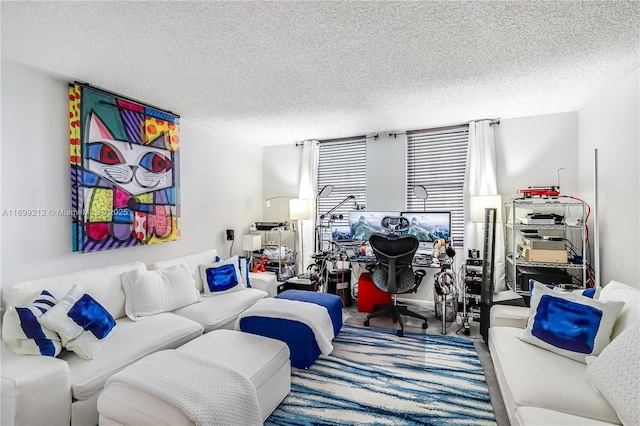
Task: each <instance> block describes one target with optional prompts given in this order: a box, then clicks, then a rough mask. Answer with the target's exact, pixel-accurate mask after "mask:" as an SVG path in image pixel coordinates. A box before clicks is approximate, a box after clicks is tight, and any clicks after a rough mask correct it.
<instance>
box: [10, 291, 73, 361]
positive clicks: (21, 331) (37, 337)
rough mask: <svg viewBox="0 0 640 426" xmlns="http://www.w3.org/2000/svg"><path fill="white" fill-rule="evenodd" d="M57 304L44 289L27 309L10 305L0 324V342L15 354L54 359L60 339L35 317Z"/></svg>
mask: <svg viewBox="0 0 640 426" xmlns="http://www.w3.org/2000/svg"><path fill="white" fill-rule="evenodd" d="M57 303H58V301H57V300H56V298H55V297H53V295H52V294H51V293H49V292H48V291H46V290H42V293H40V296H38V297H36V299H35V300H34V301H33V302H31V303H30V304H29V305H28V306H23V307H13V306H10V307H9V308H8V309H7V312H6V313H5V314H4V318H3V321H2V339H3V340H4V341H5V342H6V343H7V346H8V347H9V349H11V350H12V351H13V352H14V353H16V354H18V355H45V356H53V357H56V356H58V354H60V351H61V350H62V342H61V340H60V336H59V335H58V333H56V332H55V331H53V330H50V329H48V328H47V327H43V326H42V325H41V324H40V323H39V322H38V318H39V317H41V316H42V315H43V314H44V313H45V312H47V311H48V310H49V309H51V308H52V307H53V306H55V305H56V304H57Z"/></svg>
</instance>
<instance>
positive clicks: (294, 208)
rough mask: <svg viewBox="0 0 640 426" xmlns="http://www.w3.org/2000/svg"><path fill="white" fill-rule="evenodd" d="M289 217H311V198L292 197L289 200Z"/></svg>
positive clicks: (292, 218)
mask: <svg viewBox="0 0 640 426" xmlns="http://www.w3.org/2000/svg"><path fill="white" fill-rule="evenodd" d="M289 219H291V220H307V219H311V200H309V199H308V198H294V199H293V200H289Z"/></svg>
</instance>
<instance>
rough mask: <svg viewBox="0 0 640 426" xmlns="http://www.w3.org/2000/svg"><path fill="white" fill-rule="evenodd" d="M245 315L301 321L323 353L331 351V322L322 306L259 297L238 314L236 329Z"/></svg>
mask: <svg viewBox="0 0 640 426" xmlns="http://www.w3.org/2000/svg"><path fill="white" fill-rule="evenodd" d="M246 317H266V318H280V319H286V320H292V321H298V322H301V323H303V324H306V325H308V326H309V328H310V329H311V331H313V334H314V336H315V338H316V342H318V348H320V352H321V353H322V354H323V355H329V354H330V353H331V351H333V345H332V344H331V341H332V340H333V338H334V337H335V336H334V334H333V323H332V322H331V317H330V316H329V311H327V308H325V307H324V306H320V305H317V304H315V303H310V302H302V301H299V300H288V299H276V298H267V299H260V300H258V301H257V302H256V303H255V304H254V305H253V306H251V307H250V308H249V309H247V310H245V311H244V312H242V313H241V314H240V315H239V316H238V319H237V320H236V325H235V329H236V330H240V320H241V319H242V318H246Z"/></svg>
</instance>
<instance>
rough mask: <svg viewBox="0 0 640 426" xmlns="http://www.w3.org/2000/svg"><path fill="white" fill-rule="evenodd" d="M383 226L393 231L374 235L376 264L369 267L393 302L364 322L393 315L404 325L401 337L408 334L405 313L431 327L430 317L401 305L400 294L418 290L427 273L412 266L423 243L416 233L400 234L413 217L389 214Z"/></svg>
mask: <svg viewBox="0 0 640 426" xmlns="http://www.w3.org/2000/svg"><path fill="white" fill-rule="evenodd" d="M382 227H383V228H384V229H386V230H388V231H389V235H384V234H380V233H375V234H372V235H371V237H370V238H369V244H371V248H372V249H373V253H374V254H375V256H376V260H377V262H376V263H372V264H369V265H367V266H366V268H367V270H368V271H369V272H370V273H371V279H372V281H373V283H374V284H375V286H376V287H378V288H379V289H380V290H382V291H386V292H387V293H391V294H392V298H393V304H392V305H391V306H386V307H384V308H382V309H379V310H376V311H374V312H372V313H370V314H369V315H367V319H366V320H365V321H364V325H365V326H369V320H370V319H371V318H375V317H379V316H382V315H389V314H391V316H392V318H393V322H394V323H396V322H397V323H399V324H400V330H398V332H397V334H398V336H400V337H402V336H403V335H404V321H403V320H402V315H406V316H410V317H413V318H418V319H421V320H422V321H424V323H423V324H422V328H423V329H426V328H427V327H428V324H427V318H426V317H424V316H422V315H420V314H417V313H415V312H412V311H410V310H409V309H407V307H406V306H402V305H398V304H397V301H396V296H397V295H398V294H404V293H415V292H416V291H417V290H418V287H419V286H420V283H421V282H422V278H424V276H425V275H426V273H425V271H422V270H417V271H414V270H413V268H412V267H411V264H412V262H413V256H414V254H415V252H416V250H418V246H419V244H420V242H419V241H418V238H417V237H416V236H415V235H409V234H404V235H399V233H400V232H403V231H406V230H407V229H408V228H409V220H408V219H407V218H404V217H394V216H386V217H385V218H384V219H382Z"/></svg>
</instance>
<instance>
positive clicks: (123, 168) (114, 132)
mask: <svg viewBox="0 0 640 426" xmlns="http://www.w3.org/2000/svg"><path fill="white" fill-rule="evenodd" d="M69 130H70V161H71V198H72V201H71V203H72V205H71V211H70V216H72V220H73V224H72V234H73V235H72V236H73V251H75V252H80V253H86V252H93V251H99V250H107V249H114V248H120V247H131V246H137V245H147V244H155V243H162V242H167V241H175V240H178V239H179V238H180V201H179V199H180V197H179V186H180V168H179V163H180V161H179V154H180V136H179V133H180V132H179V116H177V115H174V114H172V113H169V112H166V111H162V110H159V109H156V108H152V107H149V106H147V105H143V104H140V103H138V102H135V101H132V100H129V99H126V98H123V97H121V96H119V95H115V94H112V93H108V92H105V91H103V90H100V89H97V88H94V87H91V86H87V85H84V84H80V83H75V84H70V85H69Z"/></svg>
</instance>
